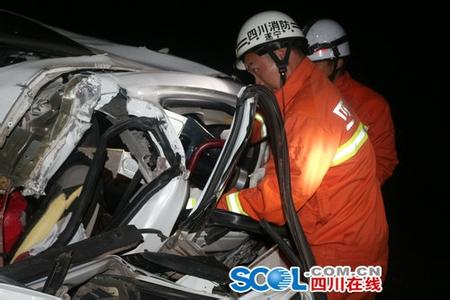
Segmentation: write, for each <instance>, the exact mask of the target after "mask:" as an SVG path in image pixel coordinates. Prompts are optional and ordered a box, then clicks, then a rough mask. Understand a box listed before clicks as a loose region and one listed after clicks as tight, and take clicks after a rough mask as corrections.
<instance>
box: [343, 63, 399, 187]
mask: <svg viewBox="0 0 450 300" xmlns="http://www.w3.org/2000/svg"><path fill="white" fill-rule="evenodd" d="M335 85H336V86H337V88H338V89H339V91H340V92H341V94H342V96H343V97H344V99H345V101H347V103H348V104H349V105H350V106H351V107H352V108H353V110H354V111H355V112H356V114H357V115H358V117H359V118H360V120H361V121H362V122H363V123H364V125H366V126H368V134H369V139H370V142H371V143H372V146H373V149H374V151H375V156H376V158H377V159H376V160H377V177H378V180H379V181H380V183H381V184H383V183H384V182H385V181H386V179H388V178H389V177H390V176H391V175H392V173H393V172H394V169H395V167H396V166H397V164H398V160H397V151H396V150H395V134H394V124H393V122H392V118H391V110H390V108H389V104H388V103H387V102H386V100H385V99H384V98H383V96H381V95H380V94H378V93H376V92H375V91H373V90H372V89H370V88H368V87H366V86H364V85H362V84H361V83H359V82H357V81H356V80H354V79H352V78H351V76H350V74H349V73H348V72H345V73H344V74H342V75H341V76H339V77H338V78H337V79H336V81H335Z"/></svg>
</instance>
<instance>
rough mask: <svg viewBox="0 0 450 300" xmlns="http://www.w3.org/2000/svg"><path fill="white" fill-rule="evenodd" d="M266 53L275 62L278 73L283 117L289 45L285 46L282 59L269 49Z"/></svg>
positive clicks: (289, 52) (289, 53)
mask: <svg viewBox="0 0 450 300" xmlns="http://www.w3.org/2000/svg"><path fill="white" fill-rule="evenodd" d="M268 54H269V55H270V57H271V58H272V60H273V61H274V62H275V64H276V65H277V68H278V72H279V73H280V88H281V98H282V101H283V109H282V111H283V117H284V116H285V108H286V105H285V100H284V88H283V87H284V84H285V83H286V73H287V67H288V64H289V56H290V55H291V47H287V48H286V54H285V55H284V57H283V59H279V58H278V56H277V55H276V54H275V52H274V51H273V50H272V51H269V52H268Z"/></svg>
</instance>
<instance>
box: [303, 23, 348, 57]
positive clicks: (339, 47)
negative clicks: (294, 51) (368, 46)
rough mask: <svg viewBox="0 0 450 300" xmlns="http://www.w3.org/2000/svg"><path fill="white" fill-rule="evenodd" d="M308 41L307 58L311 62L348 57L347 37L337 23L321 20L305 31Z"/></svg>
mask: <svg viewBox="0 0 450 300" xmlns="http://www.w3.org/2000/svg"><path fill="white" fill-rule="evenodd" d="M305 33H306V39H307V40H308V44H309V46H308V52H309V54H310V55H309V56H308V58H309V59H310V60H312V61H319V60H324V59H333V58H338V57H344V56H348V55H350V45H349V43H348V41H347V35H346V33H345V31H344V28H342V26H341V25H339V23H337V22H335V21H333V20H330V19H321V20H318V21H316V22H315V23H314V24H312V25H311V27H309V29H306V30H305Z"/></svg>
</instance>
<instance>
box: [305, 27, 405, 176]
mask: <svg viewBox="0 0 450 300" xmlns="http://www.w3.org/2000/svg"><path fill="white" fill-rule="evenodd" d="M305 34H306V38H307V39H308V43H309V45H310V46H309V49H308V52H309V54H310V55H309V56H308V58H309V59H310V60H311V61H313V62H314V63H315V64H316V65H317V66H318V67H319V68H320V69H321V70H322V72H324V73H325V75H327V76H328V78H329V79H330V80H331V81H332V82H334V84H335V85H336V87H337V88H338V89H339V91H340V92H341V94H342V96H343V97H344V99H345V101H347V103H348V104H349V105H350V106H351V107H352V109H353V110H354V111H355V112H356V114H357V115H358V117H359V118H360V119H361V121H362V122H363V123H364V125H366V126H367V127H368V134H369V139H370V141H371V143H372V146H373V148H374V151H375V156H376V160H377V178H378V180H379V181H380V183H381V184H383V183H384V182H385V181H386V179H388V178H389V177H390V176H391V175H392V173H393V172H394V169H395V167H396V166H397V164H398V160H397V151H396V149H395V134H394V124H393V122H392V117H391V110H390V108H389V104H388V103H387V102H386V100H385V99H384V98H383V96H381V95H380V94H378V93H377V92H375V91H374V90H372V89H370V88H368V87H367V86H365V85H363V84H361V83H359V82H358V81H356V80H354V79H352V77H351V76H350V74H349V73H348V72H347V71H345V59H346V58H347V57H348V56H349V55H350V45H349V42H348V41H347V36H346V33H345V31H344V29H343V28H342V26H341V25H339V24H338V23H337V22H335V21H333V20H330V19H321V20H318V21H316V22H314V23H313V24H312V25H311V26H310V27H309V28H307V29H306V32H305Z"/></svg>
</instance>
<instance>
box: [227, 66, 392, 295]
mask: <svg viewBox="0 0 450 300" xmlns="http://www.w3.org/2000/svg"><path fill="white" fill-rule="evenodd" d="M284 95H285V114H286V115H285V116H284V120H285V129H286V135H287V140H288V147H289V156H290V168H291V182H292V194H293V198H294V202H295V206H296V209H297V214H298V216H299V219H300V221H301V224H302V227H303V229H304V231H305V234H306V237H307V239H308V241H309V244H310V246H311V249H312V252H313V254H314V256H315V258H316V262H317V264H318V265H322V266H325V265H349V266H351V267H352V268H354V267H357V266H359V265H379V266H382V267H383V270H385V269H386V267H387V257H388V247H387V241H388V226H387V222H386V217H385V212H384V206H383V200H382V196H381V192H380V185H379V183H378V180H377V179H376V175H375V169H376V165H375V155H374V152H373V148H372V145H371V144H370V142H369V141H368V137H367V133H366V131H365V128H364V126H363V124H362V123H361V122H360V121H359V119H358V118H357V116H356V115H355V114H353V112H352V111H351V109H350V108H348V107H347V106H346V105H345V103H344V102H343V101H342V100H341V98H342V97H341V96H340V94H339V92H338V90H337V89H336V88H335V87H334V86H333V84H332V83H331V82H330V81H328V80H327V78H326V77H325V76H324V75H323V74H322V73H321V72H320V71H319V70H318V69H317V67H315V65H314V64H313V63H311V61H309V59H307V58H305V59H304V60H303V61H302V62H301V63H300V64H299V66H298V67H297V68H296V69H295V70H294V72H293V73H292V74H291V75H290V76H289V78H288V80H287V82H286V84H285V86H284ZM276 97H277V101H278V105H279V106H280V107H282V105H283V101H282V98H281V90H279V91H277V93H276ZM281 110H283V109H281ZM218 208H222V209H227V210H230V211H233V212H236V213H241V214H245V215H248V216H250V217H252V218H254V219H257V220H259V219H262V218H264V219H266V220H267V221H269V222H272V223H275V224H278V225H283V224H284V223H285V218H284V215H283V212H282V206H281V200H280V194H279V188H278V183H277V179H276V172H275V166H274V161H273V159H272V158H270V159H269V162H268V164H267V167H266V175H265V176H264V178H263V179H262V180H261V182H259V184H258V185H257V186H256V187H254V188H249V189H244V190H241V191H239V192H235V193H232V194H228V195H226V197H222V199H221V200H220V201H219V204H218ZM348 296H351V297H352V298H351V299H367V297H368V296H367V295H363V294H361V293H353V294H351V295H350V294H329V299H347V298H345V297H348ZM343 297H344V298H343ZM353 297H356V298H353ZM358 297H360V298H358ZM369 298H370V297H369Z"/></svg>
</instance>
